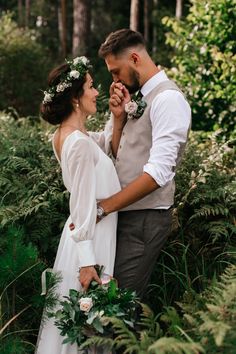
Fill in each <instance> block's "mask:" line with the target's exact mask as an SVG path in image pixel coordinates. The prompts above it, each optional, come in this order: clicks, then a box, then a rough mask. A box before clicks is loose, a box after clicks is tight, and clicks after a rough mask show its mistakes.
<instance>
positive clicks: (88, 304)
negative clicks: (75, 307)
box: [79, 297, 93, 312]
mask: <svg viewBox="0 0 236 354" xmlns="http://www.w3.org/2000/svg"><path fill="white" fill-rule="evenodd" d="M79 305H80V310H81V311H84V312H89V311H90V310H91V308H92V307H93V301H92V299H91V298H90V297H82V298H81V299H80V300H79Z"/></svg>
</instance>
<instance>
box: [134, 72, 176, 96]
mask: <svg viewBox="0 0 236 354" xmlns="http://www.w3.org/2000/svg"><path fill="white" fill-rule="evenodd" d="M166 80H169V79H168V77H167V75H166V73H165V71H164V70H161V71H159V72H158V73H157V74H155V75H154V76H152V77H151V79H149V80H148V81H147V82H145V84H144V85H143V86H142V88H141V92H142V95H143V96H147V95H148V94H149V92H151V91H152V90H153V89H154V88H155V87H156V86H157V85H158V84H160V83H161V82H163V81H166Z"/></svg>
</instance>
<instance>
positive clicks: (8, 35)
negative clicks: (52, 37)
mask: <svg viewBox="0 0 236 354" xmlns="http://www.w3.org/2000/svg"><path fill="white" fill-rule="evenodd" d="M49 65H50V62H49V59H48V54H47V50H46V49H44V48H43V47H42V46H41V45H40V44H38V43H37V33H36V32H35V31H32V30H28V29H22V28H19V27H17V24H16V23H15V22H14V21H13V20H12V17H11V14H9V13H6V14H4V15H2V17H0V81H1V86H0V110H3V109H7V108H8V107H13V108H14V109H16V110H17V111H18V112H19V114H20V115H21V116H22V115H34V116H35V115H38V111H39V103H40V102H41V99H42V93H41V92H40V89H43V88H44V87H45V83H46V78H47V74H48V71H49Z"/></svg>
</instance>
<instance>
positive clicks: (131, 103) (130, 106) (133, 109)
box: [125, 101, 138, 115]
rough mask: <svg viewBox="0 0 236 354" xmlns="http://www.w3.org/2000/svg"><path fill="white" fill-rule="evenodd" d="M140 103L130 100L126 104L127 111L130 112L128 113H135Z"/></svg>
mask: <svg viewBox="0 0 236 354" xmlns="http://www.w3.org/2000/svg"><path fill="white" fill-rule="evenodd" d="M137 108H138V105H137V103H136V102H134V101H129V102H128V103H126V104H125V112H126V113H128V115H133V114H135V113H136V112H137Z"/></svg>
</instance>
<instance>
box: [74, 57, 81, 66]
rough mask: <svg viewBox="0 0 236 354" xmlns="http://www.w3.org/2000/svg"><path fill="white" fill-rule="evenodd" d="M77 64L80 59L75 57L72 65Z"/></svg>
mask: <svg viewBox="0 0 236 354" xmlns="http://www.w3.org/2000/svg"><path fill="white" fill-rule="evenodd" d="M79 62H80V57H77V58H75V59H74V60H73V64H74V65H76V64H79Z"/></svg>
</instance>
